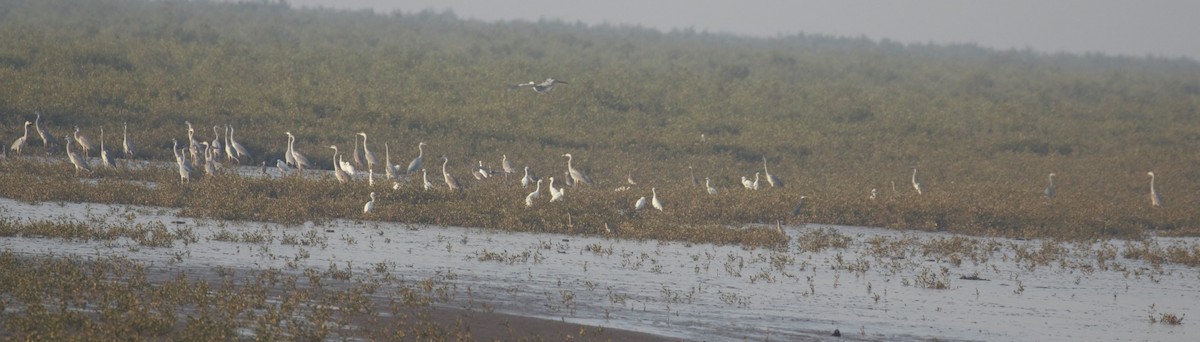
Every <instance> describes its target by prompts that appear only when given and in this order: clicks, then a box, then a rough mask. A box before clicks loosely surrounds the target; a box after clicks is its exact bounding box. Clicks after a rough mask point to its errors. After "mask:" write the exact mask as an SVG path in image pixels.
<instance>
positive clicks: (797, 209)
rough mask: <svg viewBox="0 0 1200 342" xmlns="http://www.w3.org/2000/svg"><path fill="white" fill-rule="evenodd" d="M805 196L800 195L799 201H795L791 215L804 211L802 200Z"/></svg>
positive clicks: (798, 214) (797, 214) (794, 215)
mask: <svg viewBox="0 0 1200 342" xmlns="http://www.w3.org/2000/svg"><path fill="white" fill-rule="evenodd" d="M807 198H808V196H800V201H799V202H797V203H796V207H795V208H793V209H792V217H796V216H800V213H802V212H804V200H805V199H807Z"/></svg>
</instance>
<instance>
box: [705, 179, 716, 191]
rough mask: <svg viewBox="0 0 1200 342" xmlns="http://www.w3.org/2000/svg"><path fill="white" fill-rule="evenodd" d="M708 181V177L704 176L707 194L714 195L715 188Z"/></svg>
mask: <svg viewBox="0 0 1200 342" xmlns="http://www.w3.org/2000/svg"><path fill="white" fill-rule="evenodd" d="M709 182H710V180H709V179H708V177H704V188H705V189H707V190H708V194H709V195H716V194H717V188H714V187H713V186H712V185H710V184H709Z"/></svg>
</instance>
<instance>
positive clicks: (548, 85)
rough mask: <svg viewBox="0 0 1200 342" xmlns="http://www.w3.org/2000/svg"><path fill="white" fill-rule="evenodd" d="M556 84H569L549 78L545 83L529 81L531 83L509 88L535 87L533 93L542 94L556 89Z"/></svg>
mask: <svg viewBox="0 0 1200 342" xmlns="http://www.w3.org/2000/svg"><path fill="white" fill-rule="evenodd" d="M555 84H568V83H567V82H563V81H559V80H556V79H553V78H547V79H546V80H545V81H542V83H535V82H533V81H529V83H519V84H514V85H512V86H509V87H508V89H509V90H512V89H516V88H520V87H533V91H536V92H538V93H539V94H541V93H545V92H548V91H550V90H551V89H554V85H555Z"/></svg>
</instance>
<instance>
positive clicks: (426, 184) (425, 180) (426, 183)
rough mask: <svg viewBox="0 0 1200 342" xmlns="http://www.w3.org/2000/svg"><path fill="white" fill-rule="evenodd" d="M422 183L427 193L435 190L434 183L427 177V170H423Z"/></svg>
mask: <svg viewBox="0 0 1200 342" xmlns="http://www.w3.org/2000/svg"><path fill="white" fill-rule="evenodd" d="M421 181H422V182H423V183H422V184H421V185H422V186H423V187H425V191H429V190H433V183H431V182H429V176H427V175H426V172H425V169H421Z"/></svg>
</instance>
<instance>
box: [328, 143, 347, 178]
mask: <svg viewBox="0 0 1200 342" xmlns="http://www.w3.org/2000/svg"><path fill="white" fill-rule="evenodd" d="M329 148H330V149H333V176H334V178H337V180H338V183H342V184H346V181H347V180H348V179H349V178H350V175H348V174H346V171H345V170H342V166H341V159H338V148H337V145H329Z"/></svg>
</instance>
